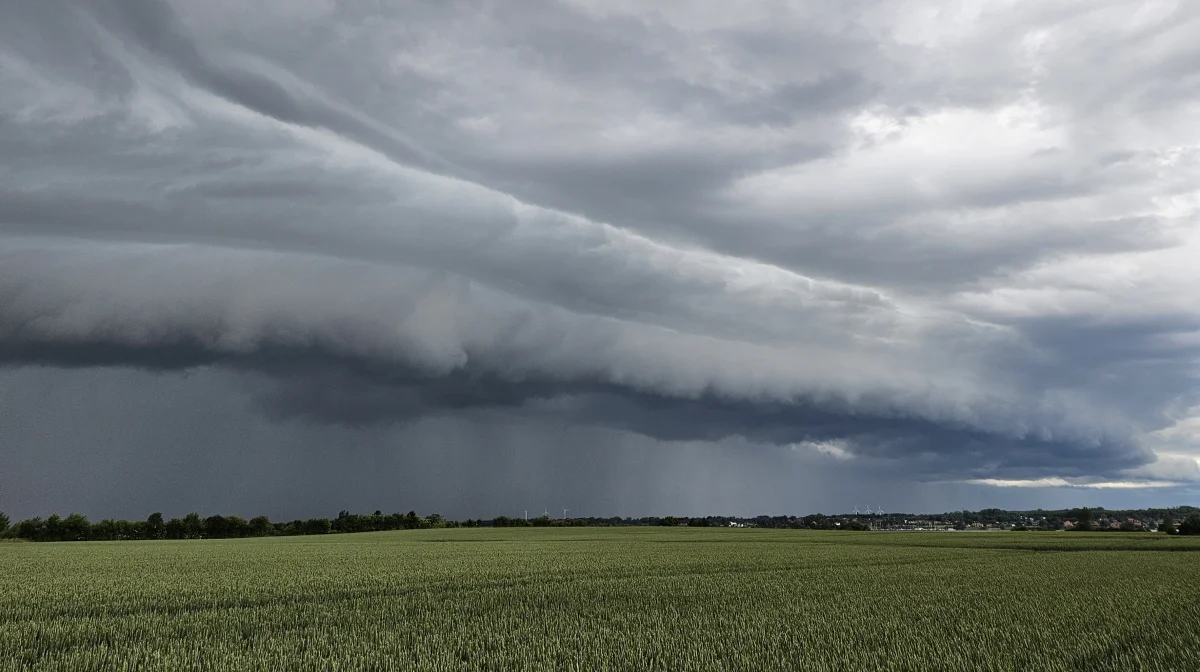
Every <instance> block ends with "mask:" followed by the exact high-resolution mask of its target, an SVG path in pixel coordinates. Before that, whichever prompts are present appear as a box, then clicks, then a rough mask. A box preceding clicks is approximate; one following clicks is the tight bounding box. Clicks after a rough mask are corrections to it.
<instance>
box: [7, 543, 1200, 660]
mask: <svg viewBox="0 0 1200 672" xmlns="http://www.w3.org/2000/svg"><path fill="white" fill-rule="evenodd" d="M0 570H2V571H3V576H4V580H3V581H2V582H0V670H4V671H8V670H13V671H15V670H102V669H103V670H108V669H121V668H122V667H125V668H127V669H147V670H155V669H162V670H168V669H169V670H175V669H189V670H190V669H194V670H234V669H289V670H291V669H303V670H326V669H354V670H359V669H362V670H409V669H411V670H522V669H526V670H602V669H609V670H654V669H657V670H688V669H695V670H699V669H728V670H748V671H749V670H782V669H802V670H869V669H880V670H883V669H888V670H979V669H993V670H1138V669H1145V670H1183V669H1200V600H1197V599H1196V598H1195V596H1196V595H1198V594H1200V539H1186V538H1168V537H1166V536H1164V535H1150V534H1137V535H1134V534H1129V535H1078V534H1071V533H840V532H805V531H791V530H756V529H744V530H729V529H715V530H707V529H688V528H678V529H674V528H672V529H662V528H613V529H603V528H562V529H505V530H499V529H486V528H484V529H456V530H418V531H405V532H380V533H367V534H354V535H334V536H317V537H288V538H264V539H239V540H211V541H151V542H78V543H66V544H53V543H50V544H32V543H14V542H8V543H0Z"/></svg>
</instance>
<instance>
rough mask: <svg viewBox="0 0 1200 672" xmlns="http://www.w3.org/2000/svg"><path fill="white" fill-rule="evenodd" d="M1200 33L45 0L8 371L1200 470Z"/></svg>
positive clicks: (1094, 26) (22, 7)
mask: <svg viewBox="0 0 1200 672" xmlns="http://www.w3.org/2000/svg"><path fill="white" fill-rule="evenodd" d="M1197 35H1200V10H1197V9H1195V8H1193V7H1192V6H1190V5H1186V4H1170V3H1166V4H1157V3H1147V4H1143V5H1139V6H1136V7H1135V6H1130V5H1128V4H1126V3H1116V2H1113V3H1107V2H1086V3H1084V2H1081V3H1056V4H1055V5H1053V6H1048V5H1045V6H1044V5H1041V4H1034V3H1016V4H1014V5H1011V6H1010V5H1000V4H996V3H988V4H984V5H981V6H978V7H972V6H969V5H964V6H962V7H961V8H959V9H958V10H956V12H950V11H942V12H935V13H933V14H930V13H929V11H928V7H927V6H925V5H922V4H919V3H918V4H913V5H908V4H906V3H886V4H882V3H865V2H863V3H860V2H847V3H838V4H836V5H824V4H816V3H762V4H755V5H750V6H745V7H739V8H738V9H737V11H733V10H732V8H731V7H729V6H728V5H727V4H726V3H700V2H693V3H678V4H677V3H669V2H668V3H659V4H656V5H655V6H654V7H653V8H651V7H649V6H643V5H642V4H640V3H629V4H625V3H614V2H604V3H590V2H582V1H578V2H577V1H572V2H544V3H535V4H529V5H521V6H519V7H506V6H493V5H490V4H486V3H473V2H461V3H459V2H455V3H399V4H396V5H393V6H391V7H388V8H385V9H379V8H377V7H376V8H371V9H369V10H368V8H366V7H365V6H364V5H360V4H358V3H351V2H346V3H336V2H303V3H297V2H286V3H282V2H281V3H277V4H272V3H267V4H264V5H262V6H260V7H259V8H258V9H257V10H256V11H255V12H253V13H250V12H248V11H247V10H246V9H245V8H244V6H243V5H241V4H239V3H232V2H208V3H175V4H172V3H155V2H128V3H119V4H113V5H98V4H87V3H81V4H77V5H76V4H58V3H8V4H6V5H4V6H3V7H0V85H2V86H0V91H2V93H0V146H2V147H3V148H4V151H3V158H0V360H2V361H3V362H4V363H5V364H7V365H8V366H9V367H10V368H11V367H23V366H28V365H42V366H46V367H51V368H59V369H61V368H73V367H99V366H103V367H111V366H131V367H140V368H146V369H154V370H175V369H189V370H190V369H196V368H198V367H212V366H215V367H220V368H226V369H235V370H239V371H245V372H248V373H250V374H251V376H250V377H249V378H245V379H243V380H242V382H241V383H239V384H246V385H250V387H251V388H252V390H253V394H254V397H255V399H257V402H256V403H257V405H258V407H259V409H260V410H261V411H262V412H263V413H265V414H266V416H267V417H269V418H275V419H276V420H277V421H279V422H291V420H290V419H302V420H303V421H305V422H309V423H313V424H314V425H325V424H331V425H336V426H350V427H376V426H387V425H389V424H391V423H396V422H402V423H412V422H420V421H422V419H436V418H443V419H445V418H449V419H455V418H457V419H458V421H460V422H463V423H468V424H469V423H471V422H472V420H471V418H473V417H475V415H473V414H476V413H491V412H500V413H503V414H505V417H508V418H511V419H513V421H514V422H520V423H524V424H525V425H528V426H529V427H541V426H554V425H556V423H562V422H566V423H568V424H570V425H573V426H577V427H589V428H596V429H595V431H601V432H604V431H609V430H615V431H618V432H628V433H632V434H634V435H641V436H646V437H651V438H653V439H657V440H661V441H687V442H696V441H699V442H728V441H730V440H734V441H743V440H744V441H748V442H750V443H754V444H766V445H777V446H799V447H801V448H803V449H807V450H812V451H814V452H816V453H821V454H823V455H828V454H830V451H832V452H833V453H836V454H837V455H838V456H839V459H847V460H857V461H858V463H861V464H862V465H864V467H863V468H867V467H866V466H865V465H875V466H879V465H885V464H886V465H894V467H895V468H897V469H899V470H900V471H901V472H902V473H905V474H907V476H908V477H910V478H914V479H922V480H969V479H1001V480H1003V479H1009V480H1012V481H1014V482H1015V481H1021V480H1033V479H1039V478H1068V479H1073V480H1074V482H1078V483H1087V482H1096V481H1121V482H1125V481H1130V482H1141V481H1146V482H1148V481H1162V480H1170V481H1177V482H1178V481H1192V480H1200V467H1198V466H1197V463H1196V458H1197V456H1200V450H1198V448H1197V446H1198V445H1200V442H1198V439H1200V430H1197V429H1196V427H1197V424H1196V422H1197V420H1196V418H1197V417H1200V400H1198V399H1197V385H1196V372H1197V369H1196V364H1197V362H1198V361H1200V356H1198V354H1200V312H1198V311H1197V310H1196V307H1195V302H1194V300H1193V298H1192V297H1194V289H1193V288H1194V287H1195V286H1197V283H1198V282H1200V270H1198V269H1200V266H1198V265H1197V264H1196V263H1195V259H1197V258H1198V257H1197V253H1200V229H1198V228H1197V226H1196V225H1197V221H1196V213H1197V208H1200V192H1197V190H1196V186H1195V185H1196V184H1200V133H1198V131H1197V129H1196V127H1195V124H1194V123H1192V120H1193V119H1194V113H1195V108H1196V104H1197V101H1198V100H1200V89H1198V87H1200V77H1197V75H1196V73H1197V72H1200V46H1197V45H1200V40H1196V39H1194V38H1195V37H1196V36H1197ZM246 381H254V382H246ZM313 431H317V430H316V429H314V430H313Z"/></svg>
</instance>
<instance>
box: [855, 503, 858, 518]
mask: <svg viewBox="0 0 1200 672" xmlns="http://www.w3.org/2000/svg"><path fill="white" fill-rule="evenodd" d="M854 517H855V518H857V517H858V505H857V504H856V505H855V506H854Z"/></svg>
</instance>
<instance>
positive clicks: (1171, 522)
mask: <svg viewBox="0 0 1200 672" xmlns="http://www.w3.org/2000/svg"><path fill="white" fill-rule="evenodd" d="M1158 529H1159V531H1160V532H1164V533H1166V534H1175V519H1174V518H1172V517H1171V514H1169V513H1168V514H1167V515H1165V516H1163V520H1162V522H1161V523H1159V524H1158Z"/></svg>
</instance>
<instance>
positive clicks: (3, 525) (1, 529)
mask: <svg viewBox="0 0 1200 672" xmlns="http://www.w3.org/2000/svg"><path fill="white" fill-rule="evenodd" d="M11 522H12V521H10V520H9V519H8V514H6V513H4V512H3V511H0V536H3V535H4V533H5V532H8V526H9V524H10V523H11Z"/></svg>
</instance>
